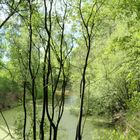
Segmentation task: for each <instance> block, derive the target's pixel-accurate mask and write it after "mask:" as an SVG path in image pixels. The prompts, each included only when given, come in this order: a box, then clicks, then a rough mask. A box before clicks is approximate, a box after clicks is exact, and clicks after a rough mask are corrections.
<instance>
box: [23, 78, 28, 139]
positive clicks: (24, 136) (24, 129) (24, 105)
mask: <svg viewBox="0 0 140 140" xmlns="http://www.w3.org/2000/svg"><path fill="white" fill-rule="evenodd" d="M23 84H24V85H23V86H24V87H23V88H24V93H23V108H24V128H23V138H24V140H26V120H27V112H26V82H25V81H24V83H23Z"/></svg>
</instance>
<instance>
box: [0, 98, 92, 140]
mask: <svg viewBox="0 0 140 140" xmlns="http://www.w3.org/2000/svg"><path fill="white" fill-rule="evenodd" d="M59 97H60V96H59V95H58V96H57V97H56V98H59ZM76 99H77V98H76V96H75V95H67V96H65V110H64V114H63V117H62V120H61V122H60V127H59V132H58V140H74V139H75V132H76V125H77V121H78V117H77V116H75V115H73V114H72V113H71V112H70V109H71V107H74V106H75V103H76ZM40 107H41V106H40V105H39V106H38V108H40ZM40 111H41V110H40ZM3 114H4V116H5V118H6V120H7V122H8V124H9V127H10V129H11V130H13V126H14V124H15V121H16V120H17V119H18V116H23V108H22V107H21V106H20V107H17V108H14V109H10V110H7V111H4V112H3ZM91 130H92V125H91V121H90V120H88V121H87V122H86V125H85V129H84V138H83V140H91ZM6 132H7V130H6V127H5V124H4V121H3V120H2V118H1V116H0V140H1V139H2V138H3V137H4V136H6ZM5 140H11V138H9V137H7V138H6V139H5Z"/></svg>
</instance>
